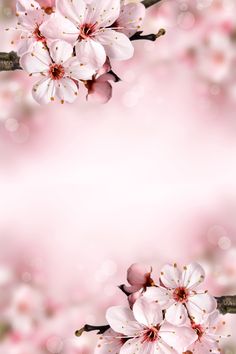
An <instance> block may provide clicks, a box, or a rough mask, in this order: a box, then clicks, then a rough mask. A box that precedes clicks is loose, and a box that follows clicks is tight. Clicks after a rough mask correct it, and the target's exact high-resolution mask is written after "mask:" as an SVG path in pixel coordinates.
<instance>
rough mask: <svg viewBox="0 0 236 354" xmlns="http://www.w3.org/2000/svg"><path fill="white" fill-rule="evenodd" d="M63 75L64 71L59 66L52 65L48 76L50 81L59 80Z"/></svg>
mask: <svg viewBox="0 0 236 354" xmlns="http://www.w3.org/2000/svg"><path fill="white" fill-rule="evenodd" d="M64 75H65V69H64V68H63V66H62V65H60V64H52V65H51V66H50V69H49V76H50V78H51V79H52V80H61V79H62V78H63V77H64Z"/></svg>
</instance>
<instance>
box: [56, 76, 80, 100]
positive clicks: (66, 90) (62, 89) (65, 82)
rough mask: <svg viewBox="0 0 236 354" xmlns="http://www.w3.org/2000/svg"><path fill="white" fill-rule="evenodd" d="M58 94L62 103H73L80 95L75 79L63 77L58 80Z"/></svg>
mask: <svg viewBox="0 0 236 354" xmlns="http://www.w3.org/2000/svg"><path fill="white" fill-rule="evenodd" d="M56 96H57V97H58V98H59V99H60V100H61V103H64V102H69V103H72V102H74V101H75V100H76V98H77V96H78V87H77V85H76V84H75V83H74V81H73V80H71V79H69V78H64V79H61V80H59V81H58V82H57V86H56Z"/></svg>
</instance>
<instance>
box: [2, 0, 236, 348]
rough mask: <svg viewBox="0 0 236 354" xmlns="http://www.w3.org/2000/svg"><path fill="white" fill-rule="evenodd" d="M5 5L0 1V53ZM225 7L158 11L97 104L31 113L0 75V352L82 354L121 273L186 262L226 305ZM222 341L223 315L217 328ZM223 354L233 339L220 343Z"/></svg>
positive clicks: (199, 0) (232, 44)
mask: <svg viewBox="0 0 236 354" xmlns="http://www.w3.org/2000/svg"><path fill="white" fill-rule="evenodd" d="M14 8H15V1H13V0H12V1H10V0H1V1H0V24H1V25H0V26H1V28H0V30H1V34H2V35H1V43H0V50H1V51H9V50H12V49H14V46H12V44H11V41H12V37H11V33H10V32H5V31H4V29H5V28H6V27H9V26H13V25H14V23H15V14H14ZM235 13H236V2H235V0H185V1H184V0H172V1H171V0H163V1H162V3H160V4H159V5H157V6H154V7H153V8H150V9H149V10H148V12H147V17H146V23H145V26H144V28H145V33H150V32H154V33H155V32H157V31H158V30H159V28H161V27H164V28H165V29H166V30H167V34H166V35H165V36H164V37H162V38H160V39H159V40H158V41H157V42H156V43H152V42H143V41H142V42H136V43H135V49H136V51H135V56H134V58H133V59H132V60H130V61H128V62H125V63H120V62H119V63H113V67H114V70H115V71H116V73H117V74H118V75H119V76H120V77H121V78H122V81H121V82H120V83H118V84H114V92H113V99H112V100H111V101H110V102H109V103H108V104H106V105H100V104H98V103H87V102H86V101H85V99H84V94H81V96H80V97H79V98H78V101H77V102H76V103H75V104H73V105H63V106H61V105H60V106H59V105H57V104H55V103H52V104H51V105H49V106H39V105H38V104H36V103H35V102H34V101H33V100H32V98H31V92H30V91H31V87H32V82H33V81H32V78H29V77H28V76H27V75H26V74H25V73H23V72H14V73H0V349H1V352H3V353H6V354H32V353H34V354H50V353H52V354H57V353H58V354H90V353H93V348H94V340H95V336H94V335H92V334H87V335H85V336H83V337H82V338H80V339H76V338H74V335H73V334H74V331H75V329H77V328H80V327H81V326H82V325H83V324H84V323H85V322H87V323H90V324H104V323H105V317H104V314H105V310H106V308H107V307H108V306H110V305H114V304H118V303H119V304H120V303H124V301H125V299H124V297H123V295H122V294H120V292H119V289H117V285H119V284H121V283H124V282H125V277H126V269H127V268H128V266H129V265H130V264H131V263H133V262H143V263H147V264H150V265H152V266H153V267H154V269H155V270H156V274H158V270H159V269H160V267H161V265H163V263H166V262H175V261H176V262H179V263H180V264H186V263H187V262H191V261H195V260H196V261H199V262H200V263H201V264H202V265H203V266H204V267H205V269H206V271H207V284H206V286H207V287H208V288H209V290H210V291H211V292H212V293H213V294H214V295H216V296H217V295H227V294H234V293H236V218H235V213H236V182H235V181H236V163H235V156H236V114H235V108H236V65H235V64H236V17H235ZM225 319H226V322H227V329H226V331H227V333H232V332H233V328H234V326H235V324H236V316H235V318H234V317H233V316H229V315H228V316H226V318H225ZM223 353H225V354H233V353H236V339H235V338H234V337H232V338H231V339H228V340H227V342H226V343H225V344H224V351H223Z"/></svg>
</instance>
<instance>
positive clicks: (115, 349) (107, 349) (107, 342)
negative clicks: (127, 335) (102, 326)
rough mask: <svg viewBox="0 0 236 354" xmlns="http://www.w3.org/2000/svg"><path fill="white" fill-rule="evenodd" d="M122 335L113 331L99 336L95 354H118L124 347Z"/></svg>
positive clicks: (110, 330)
mask: <svg viewBox="0 0 236 354" xmlns="http://www.w3.org/2000/svg"><path fill="white" fill-rule="evenodd" d="M122 345H123V342H122V334H119V333H116V332H114V331H113V330H112V329H109V330H108V331H106V332H105V333H104V334H103V335H101V336H99V340H98V342H97V345H96V348H95V351H94V353H95V354H107V353H109V354H117V353H119V351H120V348H121V347H122Z"/></svg>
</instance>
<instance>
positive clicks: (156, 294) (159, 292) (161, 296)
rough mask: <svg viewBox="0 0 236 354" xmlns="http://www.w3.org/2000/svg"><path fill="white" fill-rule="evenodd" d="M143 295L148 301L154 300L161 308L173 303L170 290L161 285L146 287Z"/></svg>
mask: <svg viewBox="0 0 236 354" xmlns="http://www.w3.org/2000/svg"><path fill="white" fill-rule="evenodd" d="M143 296H144V297H146V298H147V299H148V300H149V301H156V302H157V303H158V304H159V305H160V306H161V308H163V309H166V308H168V307H169V306H170V305H171V304H172V303H173V299H172V296H171V293H170V291H169V290H167V289H165V288H162V287H157V286H152V287H150V288H147V290H146V292H145V293H144V295H143Z"/></svg>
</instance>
